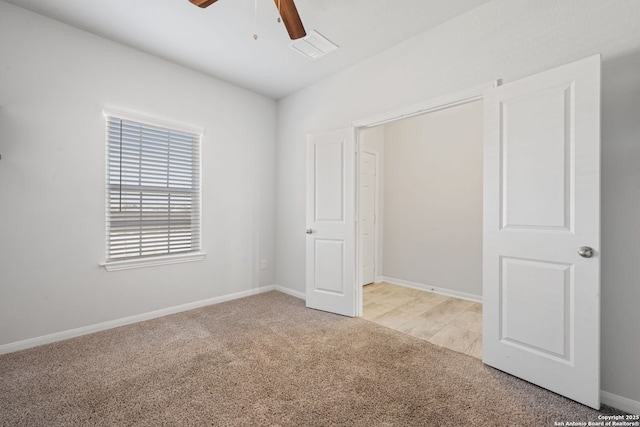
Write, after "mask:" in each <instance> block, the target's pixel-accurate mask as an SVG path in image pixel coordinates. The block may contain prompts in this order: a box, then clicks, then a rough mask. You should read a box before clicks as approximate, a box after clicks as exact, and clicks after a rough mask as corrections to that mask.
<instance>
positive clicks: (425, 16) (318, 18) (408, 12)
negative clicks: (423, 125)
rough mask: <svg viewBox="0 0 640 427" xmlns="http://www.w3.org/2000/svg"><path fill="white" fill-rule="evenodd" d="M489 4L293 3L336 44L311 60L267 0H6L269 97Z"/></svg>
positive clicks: (432, 0) (437, 0)
mask: <svg viewBox="0 0 640 427" xmlns="http://www.w3.org/2000/svg"><path fill="white" fill-rule="evenodd" d="M488 1H489V0H296V5H297V7H298V11H299V12H300V16H301V18H302V21H303V23H304V25H305V27H306V29H307V31H309V30H312V29H315V30H317V31H318V32H320V33H322V34H323V35H324V36H326V37H327V38H329V39H330V40H332V41H333V42H334V43H336V44H337V45H338V46H340V49H338V50H337V51H335V52H333V53H331V54H329V55H327V56H325V57H324V58H321V59H319V60H317V61H310V60H308V59H306V58H304V57H303V56H301V55H300V54H298V53H296V52H295V51H293V50H292V49H291V48H290V47H289V45H290V43H291V41H290V40H289V38H288V36H287V33H286V30H285V29H284V27H283V26H282V24H280V23H278V22H277V17H278V15H277V8H276V6H275V3H274V1H272V0H219V1H218V2H216V3H215V4H213V5H211V6H209V7H208V8H207V9H201V8H199V7H196V6H194V5H192V4H191V3H189V1H188V0H91V1H87V0H6V2H7V3H12V4H14V5H17V6H20V7H23V8H25V9H29V10H32V11H34V12H37V13H40V14H42V15H45V16H48V17H50V18H53V19H56V20H58V21H61V22H64V23H67V24H70V25H73V26H75V27H78V28H81V29H84V30H87V31H89V32H92V33H94V34H97V35H100V36H102V37H105V38H107V39H111V40H114V41H116V42H119V43H122V44H125V45H128V46H131V47H134V48H136V49H139V50H141V51H144V52H148V53H150V54H153V55H156V56H159V57H161V58H165V59H167V60H170V61H172V62H175V63H178V64H181V65H184V66H187V67H189V68H192V69H194V70H197V71H200V72H203V73H205V74H208V75H211V76H214V77H217V78H219V79H222V80H225V81H228V82H230V83H233V84H236V85H238V86H241V87H245V88H247V89H250V90H252V91H255V92H258V93H262V94H264V95H266V96H269V97H271V98H275V99H279V98H282V97H284V96H286V95H288V94H290V93H292V92H294V91H296V90H298V89H301V88H303V87H305V86H308V85H310V84H312V83H313V82H315V81H317V80H320V79H322V78H324V77H326V76H328V75H330V74H332V73H334V72H336V71H339V70H341V69H344V68H347V67H349V66H350V65H353V64H355V63H357V62H359V61H361V60H362V59H364V58H367V57H369V56H372V55H375V54H376V53H378V52H381V51H383V50H385V49H388V48H390V47H391V46H394V45H396V44H398V43H401V42H402V41H404V40H407V39H409V38H411V37H413V36H416V35H417V34H419V33H422V32H424V31H427V30H429V29H431V28H433V27H435V26H437V25H439V24H441V23H443V22H445V21H448V20H450V19H452V18H454V17H456V16H458V15H460V14H463V13H465V12H467V11H468V10H470V9H473V8H475V7H477V6H480V5H481V4H483V3H487V2H488ZM256 5H257V14H256ZM256 17H257V18H256ZM254 34H257V35H258V39H257V40H254V38H253V35H254Z"/></svg>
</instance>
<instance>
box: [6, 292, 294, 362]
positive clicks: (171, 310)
mask: <svg viewBox="0 0 640 427" xmlns="http://www.w3.org/2000/svg"><path fill="white" fill-rule="evenodd" d="M275 290H279V291H280V292H284V293H289V294H290V295H293V294H291V293H290V292H294V291H291V290H289V289H286V290H285V288H282V287H280V286H275V285H270V286H263V287H260V288H256V289H249V290H247V291H242V292H236V293H233V294H228V295H223V296H219V297H214V298H208V299H205V300H201V301H195V302H191V303H188V304H182V305H177V306H174V307H168V308H163V309H161V310H155V311H150V312H148V313H142V314H137V315H135V316H129V317H123V318H122V319H116V320H110V321H108V322H103V323H97V324H94V325H89V326H83V327H81V328H76V329H70V330H68V331H62V332H56V333H54V334H50V335H44V336H41V337H36V338H30V339H27V340H24V341H17V342H13V343H9V344H3V345H0V354H7V353H13V352H14V351H20V350H26V349H28V348H32V347H37V346H39V345H44V344H50V343H52V342H56V341H62V340H66V339H69V338H75V337H79V336H82V335H87V334H92V333H94V332H100V331H104V330H107V329H112V328H117V327H119V326H125V325H130V324H132V323H138V322H143V321H145V320H151V319H156V318H158V317H162V316H168V315H170V314H175V313H180V312H183V311H188V310H193V309H196V308H200V307H205V306H208V305H214V304H219V303H221V302H225V301H231V300H234V299H238V298H245V297H248V296H251V295H257V294H261V293H264V292H269V291H275ZM293 296H296V295H293Z"/></svg>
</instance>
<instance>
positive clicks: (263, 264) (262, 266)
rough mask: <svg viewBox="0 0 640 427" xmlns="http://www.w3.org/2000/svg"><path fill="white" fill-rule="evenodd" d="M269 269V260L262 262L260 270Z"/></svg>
mask: <svg viewBox="0 0 640 427" xmlns="http://www.w3.org/2000/svg"><path fill="white" fill-rule="evenodd" d="M266 269H267V260H266V259H263V260H262V261H260V270H266Z"/></svg>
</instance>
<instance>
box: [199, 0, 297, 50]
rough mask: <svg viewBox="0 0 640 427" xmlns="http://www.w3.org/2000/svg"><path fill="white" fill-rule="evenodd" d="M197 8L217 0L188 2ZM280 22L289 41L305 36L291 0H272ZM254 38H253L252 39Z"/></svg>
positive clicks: (209, 4)
mask: <svg viewBox="0 0 640 427" xmlns="http://www.w3.org/2000/svg"><path fill="white" fill-rule="evenodd" d="M189 1H190V2H191V3H193V4H195V5H196V6H198V7H201V8H203V9H204V8H205V7H208V6H211V5H212V4H213V3H215V2H216V1H217V0H189ZM274 2H275V4H276V7H277V8H278V12H279V13H280V17H281V18H282V22H284V26H285V28H286V29H287V32H288V33H289V37H290V38H291V40H297V39H300V38H302V37H304V36H306V35H307V32H306V31H305V29H304V25H303V24H302V20H301V19H300V14H298V9H297V8H296V5H295V3H294V2H293V0H274ZM254 38H255V37H254Z"/></svg>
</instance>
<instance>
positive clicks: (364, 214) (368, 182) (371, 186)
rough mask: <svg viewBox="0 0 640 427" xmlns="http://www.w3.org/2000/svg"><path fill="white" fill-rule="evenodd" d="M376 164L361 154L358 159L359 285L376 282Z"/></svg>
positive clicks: (368, 155)
mask: <svg viewBox="0 0 640 427" xmlns="http://www.w3.org/2000/svg"><path fill="white" fill-rule="evenodd" d="M376 164H377V156H376V155H375V153H371V152H369V151H363V152H362V158H361V159H360V227H359V230H360V254H361V256H362V258H361V259H360V265H361V267H362V271H361V283H360V284H361V285H368V284H369V283H373V282H375V280H376V191H377V186H376V179H377V178H376V175H377V170H376Z"/></svg>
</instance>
